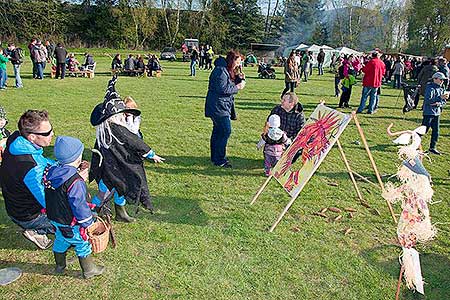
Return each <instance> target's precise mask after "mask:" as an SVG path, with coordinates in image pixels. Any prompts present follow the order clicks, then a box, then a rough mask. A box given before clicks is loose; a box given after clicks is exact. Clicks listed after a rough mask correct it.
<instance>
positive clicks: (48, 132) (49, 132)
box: [29, 126, 53, 136]
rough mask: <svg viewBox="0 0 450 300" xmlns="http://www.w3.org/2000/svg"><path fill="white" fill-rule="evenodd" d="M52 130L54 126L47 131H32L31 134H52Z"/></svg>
mask: <svg viewBox="0 0 450 300" xmlns="http://www.w3.org/2000/svg"><path fill="white" fill-rule="evenodd" d="M52 132H53V126H52V127H51V128H50V130H49V131H47V132H30V133H29V134H35V135H40V136H49V135H50V134H52Z"/></svg>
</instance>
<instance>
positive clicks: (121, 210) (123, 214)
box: [114, 203, 136, 223]
mask: <svg viewBox="0 0 450 300" xmlns="http://www.w3.org/2000/svg"><path fill="white" fill-rule="evenodd" d="M114 208H115V210H116V221H119V222H125V223H132V222H134V221H136V220H135V219H134V218H132V217H130V216H129V215H128V214H127V211H126V210H125V206H120V205H117V204H115V203H114Z"/></svg>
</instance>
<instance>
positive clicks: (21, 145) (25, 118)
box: [0, 110, 55, 249]
mask: <svg viewBox="0 0 450 300" xmlns="http://www.w3.org/2000/svg"><path fill="white" fill-rule="evenodd" d="M18 126H19V130H18V131H15V132H14V133H13V134H12V135H11V136H10V137H9V138H8V140H7V142H6V148H5V151H4V152H3V155H2V164H1V167H0V183H1V187H2V193H3V198H4V199H5V207H6V212H7V214H8V216H9V217H10V218H11V220H12V221H13V222H14V223H16V224H17V225H19V226H20V227H22V228H23V229H24V232H23V235H24V236H25V237H26V238H27V239H29V240H30V241H32V242H33V243H35V244H36V246H38V247H39V248H40V249H47V248H49V247H50V246H51V244H52V241H51V240H49V239H48V238H47V236H46V234H47V233H54V232H55V229H54V227H53V225H52V224H50V222H49V220H48V218H47V215H46V214H45V212H44V211H45V196H44V186H43V185H42V175H43V172H44V169H45V167H46V166H48V165H52V164H54V162H53V161H52V160H50V159H47V158H45V157H44V156H43V147H47V146H49V145H50V143H51V141H52V138H53V128H52V125H51V124H50V121H49V117H48V112H47V111H45V110H44V111H38V110H28V111H26V112H25V113H24V114H23V115H22V116H21V117H20V119H19V123H18Z"/></svg>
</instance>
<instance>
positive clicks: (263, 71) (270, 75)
mask: <svg viewBox="0 0 450 300" xmlns="http://www.w3.org/2000/svg"><path fill="white" fill-rule="evenodd" d="M258 77H259V78H263V79H275V77H276V76H275V69H274V68H272V66H271V65H269V64H265V63H263V62H261V63H259V65H258Z"/></svg>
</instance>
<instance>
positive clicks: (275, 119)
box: [269, 115, 281, 128]
mask: <svg viewBox="0 0 450 300" xmlns="http://www.w3.org/2000/svg"><path fill="white" fill-rule="evenodd" d="M280 125H281V120H280V116H279V115H270V117H269V127H272V128H278V127H280Z"/></svg>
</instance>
